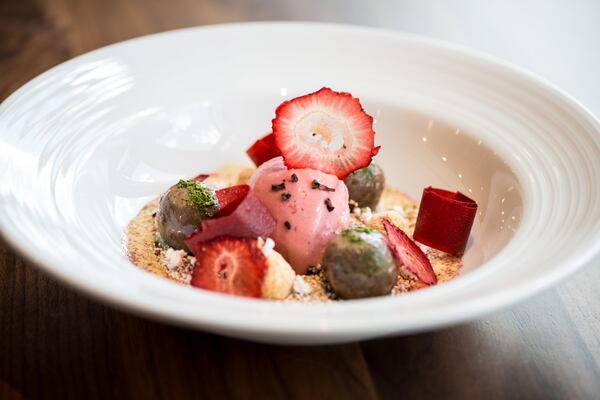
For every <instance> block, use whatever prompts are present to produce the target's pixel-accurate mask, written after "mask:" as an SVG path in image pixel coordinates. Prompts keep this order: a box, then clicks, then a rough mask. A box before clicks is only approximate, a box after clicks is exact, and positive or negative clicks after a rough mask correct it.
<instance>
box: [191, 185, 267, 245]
mask: <svg viewBox="0 0 600 400" xmlns="http://www.w3.org/2000/svg"><path fill="white" fill-rule="evenodd" d="M275 225H276V222H275V219H273V216H272V215H271V213H270V212H269V211H268V210H267V209H266V208H265V206H263V205H262V203H261V202H260V200H258V198H257V197H256V195H255V194H254V193H253V191H252V190H250V191H249V192H248V193H247V194H246V197H244V199H243V200H242V202H241V203H240V204H239V205H238V206H237V207H236V208H235V209H234V210H233V211H232V212H231V214H229V215H226V216H223V217H218V218H209V219H205V220H204V221H202V223H201V225H200V226H199V227H198V230H196V231H195V232H194V233H192V234H191V235H190V237H189V238H187V239H186V240H185V244H186V245H187V246H188V248H189V249H193V248H194V247H197V246H198V243H201V242H206V241H208V240H210V239H213V238H216V237H218V236H225V235H227V236H235V237H250V238H257V237H262V238H267V237H270V236H271V233H272V232H273V231H274V230H275Z"/></svg>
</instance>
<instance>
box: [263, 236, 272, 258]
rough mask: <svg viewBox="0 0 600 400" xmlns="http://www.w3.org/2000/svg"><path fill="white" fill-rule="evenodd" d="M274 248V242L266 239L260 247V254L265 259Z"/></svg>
mask: <svg viewBox="0 0 600 400" xmlns="http://www.w3.org/2000/svg"><path fill="white" fill-rule="evenodd" d="M274 248H275V242H274V241H273V239H271V238H267V240H265V243H264V244H263V246H262V252H263V254H264V255H265V257H269V256H270V255H271V253H272V252H273V249H274Z"/></svg>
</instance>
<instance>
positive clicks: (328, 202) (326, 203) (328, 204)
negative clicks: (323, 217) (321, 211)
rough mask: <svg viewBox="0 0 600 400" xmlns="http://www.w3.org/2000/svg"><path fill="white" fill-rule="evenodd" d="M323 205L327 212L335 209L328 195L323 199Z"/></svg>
mask: <svg viewBox="0 0 600 400" xmlns="http://www.w3.org/2000/svg"><path fill="white" fill-rule="evenodd" d="M325 206H326V207H327V211H329V212H332V211H333V210H334V209H335V207H334V206H333V204H332V203H331V199H330V198H329V197H328V198H326V199H325Z"/></svg>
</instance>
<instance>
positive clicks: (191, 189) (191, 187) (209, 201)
mask: <svg viewBox="0 0 600 400" xmlns="http://www.w3.org/2000/svg"><path fill="white" fill-rule="evenodd" d="M177 187H180V188H185V189H187V193H188V200H189V201H190V202H191V203H192V205H193V206H194V207H197V208H198V209H201V210H206V209H210V208H215V207H218V206H219V200H218V199H217V195H216V194H215V192H214V191H212V190H210V189H209V188H208V187H206V186H204V185H203V184H202V183H200V182H198V181H194V180H189V181H184V180H183V179H182V180H180V181H179V182H177Z"/></svg>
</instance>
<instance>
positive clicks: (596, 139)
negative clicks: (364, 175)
mask: <svg viewBox="0 0 600 400" xmlns="http://www.w3.org/2000/svg"><path fill="white" fill-rule="evenodd" d="M321 86H330V87H332V88H334V89H337V90H344V91H350V92H352V93H353V94H354V95H356V96H358V97H360V98H361V99H362V102H363V105H364V106H365V108H366V109H367V111H368V112H369V113H371V114H372V115H373V116H374V117H375V118H376V131H377V136H376V137H377V141H378V142H379V144H382V145H383V150H382V152H381V156H380V161H381V163H382V164H383V166H384V168H385V171H386V173H387V175H388V180H389V181H390V182H391V183H393V184H394V185H395V186H397V187H398V188H401V189H404V190H406V191H407V192H408V193H410V194H412V195H413V196H415V197H417V198H418V197H419V196H420V193H421V190H422V188H423V187H424V186H427V185H434V186H440V187H444V188H448V189H459V190H461V191H463V192H465V193H466V194H468V195H470V196H472V197H473V198H475V199H476V200H477V202H478V203H479V205H480V213H479V214H478V216H477V220H476V223H475V227H474V230H473V239H472V241H471V244H470V247H469V249H468V252H467V253H466V255H465V268H464V270H463V273H462V275H461V276H460V277H459V278H457V279H456V280H454V281H452V282H450V283H447V284H444V285H439V286H437V287H433V288H429V289H426V290H422V291H419V292H415V293H411V294H408V295H405V296H400V297H382V298H373V299H368V300H356V301H347V302H338V303H332V304H313V305H307V304H288V303H278V302H270V301H260V300H249V299H244V298H236V297H228V296H224V295H219V294H215V293H211V292H206V291H202V290H197V289H192V288H187V287H183V286H180V285H177V284H175V283H172V282H169V281H167V280H163V279H161V278H158V277H156V276H153V275H151V274H148V273H146V272H143V271H141V270H139V269H137V268H136V267H134V266H133V265H131V264H130V263H129V262H128V260H127V258H126V256H125V254H124V251H123V247H122V239H123V233H124V227H125V225H126V224H127V222H128V220H129V219H130V218H131V217H132V216H134V215H135V214H136V213H137V211H138V210H139V209H140V208H141V206H142V205H143V204H144V203H145V202H146V201H148V200H149V199H151V198H152V197H154V196H156V195H157V194H159V193H160V192H161V191H162V190H164V189H166V188H167V187H168V186H170V185H171V184H172V183H173V182H174V181H175V180H176V179H178V178H181V177H185V176H192V175H195V174H197V173H199V172H202V171H211V170H213V169H215V168H217V167H218V166H220V165H221V164H222V163H224V162H227V161H232V160H234V161H246V160H247V159H246V157H245V154H244V150H245V149H246V147H247V146H248V145H249V144H250V143H251V142H252V141H253V140H254V139H255V138H256V137H258V136H259V135H262V134H264V133H265V132H267V131H268V130H269V129H270V121H271V118H272V117H273V114H274V109H275V107H276V106H277V105H278V104H279V103H280V102H281V101H282V100H283V99H286V98H290V97H293V96H296V95H299V94H304V93H307V92H309V91H313V90H316V89H318V88H320V87H321ZM599 132H600V125H599V123H598V121H597V120H596V119H595V118H594V117H593V116H592V115H591V114H590V113H588V112H587V111H586V110H585V109H584V108H583V107H581V106H580V105H579V104H577V103H576V102H575V101H574V100H573V99H571V98H570V97H568V96H567V95H565V94H564V93H562V92H561V91H560V90H557V89H556V88H554V87H552V86H551V85H549V84H547V83H545V82H543V81H542V80H540V79H539V78H537V77H535V76H532V75H531V74H528V73H526V72H523V71H521V70H519V69H517V68H515V67H513V66H510V65H507V64H506V63H503V62H501V61H498V60H495V59H492V58H490V57H487V56H483V55H481V54H478V53H475V52H473V51H470V50H466V49H463V48H460V47H456V46H452V45H448V44H445V43H440V42H437V41H432V40H426V39H423V38H420V37H416V36H410V35H403V34H398V33H393V32H387V31H380V30H374V29H366V28H358V27H349V26H340V25H327V24H307V23H257V24H239V25H222V26H210V27H204V28H194V29H186V30H181V31H174V32H167V33H162V34H158V35H153V36H148V37H144V38H140V39H135V40H131V41H128V42H125V43H120V44H116V45H113V46H109V47H106V48H102V49H99V50H96V51H93V52H91V53H88V54H85V55H83V56H81V57H77V58H75V59H73V60H71V61H68V62H66V63H64V64H62V65H59V66H58V67H55V68H53V69H51V70H50V71H48V72H46V73H44V74H42V75H41V76H39V77H37V78H36V79H34V80H33V81H31V82H29V83H28V84H26V85H25V86H24V87H22V88H21V89H19V90H18V91H17V92H16V93H14V94H13V95H12V96H11V97H10V98H9V99H7V100H6V101H5V102H4V103H3V104H2V105H1V106H0V157H1V161H2V163H1V169H0V183H1V184H0V204H1V210H2V212H1V213H0V227H1V230H2V234H3V235H4V236H5V237H6V239H7V240H8V241H9V242H10V243H11V244H12V245H14V246H15V248H17V249H18V250H20V251H21V252H22V253H23V254H25V255H26V256H28V257H29V258H30V259H32V260H33V261H34V262H35V263H36V264H37V265H39V266H40V268H42V269H44V270H45V271H48V272H49V273H51V274H52V275H53V276H54V277H56V278H58V279H60V280H61V281H63V282H65V283H67V284H69V285H71V286H74V287H76V288H78V289H80V290H82V291H84V292H86V293H88V294H90V295H92V296H94V297H96V298H98V299H100V300H102V301H105V302H108V303H111V304H113V305H116V306H119V307H123V308H126V309H129V310H131V311H133V312H136V313H139V314H143V315H145V316H148V317H151V318H156V319H160V320H164V321H168V322H171V323H175V324H180V325H186V326H189V327H193V328H198V329H204V330H209V331H213V332H218V333H222V334H225V335H230V336H236V337H241V338H248V339H252V340H258V341H265V342H280V343H306V344H310V343H333V342H343V341H350V340H356V339H364V338H370V337H376V336H382V335H389V334H399V333H407V332H414V331H421V330H426V329H432V328H435V327H440V326H444V325H449V324H454V323H458V322H460V321H465V320H468V319H472V318H475V317H477V316H479V315H481V314H483V313H486V312H490V311H492V310H495V309H498V308H500V307H503V306H507V305H509V304H512V303H514V302H516V301H518V300H521V299H523V298H524V297H526V296H528V295H531V294H533V293H535V292H537V291H539V290H540V289H542V288H545V287H548V286H549V285H551V284H553V283H555V282H557V281H558V280H560V279H561V278H564V277H567V276H569V275H571V274H573V273H574V272H575V270H576V269H577V268H579V267H581V266H582V265H583V264H584V263H586V262H587V261H588V260H590V259H591V258H592V257H593V256H597V255H598V252H599V247H600V191H599V190H600V188H599V182H600V133H599Z"/></svg>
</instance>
